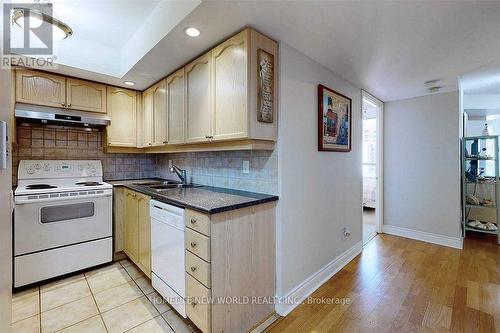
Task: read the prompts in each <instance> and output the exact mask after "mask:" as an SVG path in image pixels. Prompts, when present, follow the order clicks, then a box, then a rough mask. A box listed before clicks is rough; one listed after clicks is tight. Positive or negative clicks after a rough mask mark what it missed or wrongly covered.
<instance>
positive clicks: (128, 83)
mask: <svg viewBox="0 0 500 333" xmlns="http://www.w3.org/2000/svg"><path fill="white" fill-rule="evenodd" d="M123 83H125V84H126V85H127V86H135V82H132V81H123Z"/></svg>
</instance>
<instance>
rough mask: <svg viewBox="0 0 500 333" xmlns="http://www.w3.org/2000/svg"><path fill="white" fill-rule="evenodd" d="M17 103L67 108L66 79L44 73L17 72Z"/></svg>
mask: <svg viewBox="0 0 500 333" xmlns="http://www.w3.org/2000/svg"><path fill="white" fill-rule="evenodd" d="M16 102H21V103H29V104H38V105H46V106H54V107H64V106H66V78H65V77H63V76H59V75H53V74H49V73H43V72H35V71H30V70H16Z"/></svg>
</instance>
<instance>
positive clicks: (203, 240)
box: [186, 228, 210, 262]
mask: <svg viewBox="0 0 500 333" xmlns="http://www.w3.org/2000/svg"><path fill="white" fill-rule="evenodd" d="M186 249H187V250H189V251H191V252H192V253H194V254H196V255H197V256H198V257H200V258H202V259H204V260H205V261H208V262H210V238H208V237H207V236H205V235H202V234H200V233H199V232H196V231H193V230H191V229H188V228H186Z"/></svg>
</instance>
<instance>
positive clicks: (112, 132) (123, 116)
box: [106, 86, 137, 147]
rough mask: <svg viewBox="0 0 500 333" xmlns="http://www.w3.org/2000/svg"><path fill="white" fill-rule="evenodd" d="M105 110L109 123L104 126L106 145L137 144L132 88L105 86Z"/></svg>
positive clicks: (130, 145)
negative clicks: (109, 119)
mask: <svg viewBox="0 0 500 333" xmlns="http://www.w3.org/2000/svg"><path fill="white" fill-rule="evenodd" d="M107 104H108V105H107V111H108V115H109V117H110V118H111V120H112V121H111V125H109V126H108V127H106V141H107V145H108V146H115V147H136V146H137V135H136V128H137V93H136V92H135V91H133V90H128V89H123V88H118V87H111V86H108V87H107Z"/></svg>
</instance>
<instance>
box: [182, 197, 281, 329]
mask: <svg viewBox="0 0 500 333" xmlns="http://www.w3.org/2000/svg"><path fill="white" fill-rule="evenodd" d="M184 216H185V225H186V233H185V235H186V240H185V244H186V246H185V247H186V249H185V250H186V299H187V304H186V314H187V316H188V318H189V319H191V321H192V322H193V323H194V324H195V325H196V326H197V327H198V328H199V329H200V330H201V331H202V332H204V333H210V332H217V333H218V332H235V333H240V332H241V333H243V332H248V331H249V330H251V329H252V328H253V327H254V326H255V325H257V324H259V323H260V322H262V321H263V320H265V319H266V318H268V317H269V316H271V315H272V314H273V313H274V305H273V304H257V303H255V302H254V303H252V302H249V303H248V304H235V303H232V302H221V303H216V304H206V303H200V302H199V301H200V300H203V299H210V297H211V298H213V299H241V300H244V299H245V297H249V299H250V300H251V299H252V298H253V297H266V298H267V299H272V297H273V296H274V295H275V271H276V270H275V216H276V203H275V202H270V203H264V204H260V205H256V206H251V207H245V208H241V209H236V210H232V211H228V212H223V213H217V214H212V215H207V214H202V213H200V212H197V211H193V210H190V209H186V210H185V215H184ZM262 299H263V298H262Z"/></svg>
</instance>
